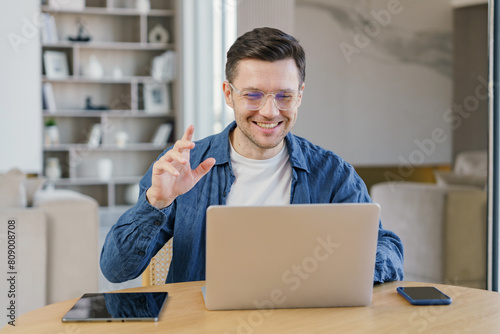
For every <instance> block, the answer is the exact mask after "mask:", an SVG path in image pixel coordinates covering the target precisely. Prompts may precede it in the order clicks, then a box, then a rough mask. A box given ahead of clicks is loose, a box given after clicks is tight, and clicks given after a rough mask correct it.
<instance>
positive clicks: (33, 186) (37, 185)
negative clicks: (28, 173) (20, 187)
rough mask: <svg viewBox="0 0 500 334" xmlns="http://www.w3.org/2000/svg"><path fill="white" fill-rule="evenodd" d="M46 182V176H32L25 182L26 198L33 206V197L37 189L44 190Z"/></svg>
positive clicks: (29, 204)
mask: <svg viewBox="0 0 500 334" xmlns="http://www.w3.org/2000/svg"><path fill="white" fill-rule="evenodd" d="M44 183H45V178H44V177H30V178H27V179H26V181H25V182H24V184H25V186H26V199H27V201H28V206H33V197H34V196H35V193H36V192H37V191H40V190H42V188H43V185H44Z"/></svg>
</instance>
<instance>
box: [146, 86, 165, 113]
mask: <svg viewBox="0 0 500 334" xmlns="http://www.w3.org/2000/svg"><path fill="white" fill-rule="evenodd" d="M143 98H144V112H145V113H146V114H168V113H169V111H170V94H169V91H168V89H167V85H166V84H165V83H158V82H153V83H144V85H143Z"/></svg>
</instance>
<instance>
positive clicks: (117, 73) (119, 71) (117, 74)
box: [112, 65, 123, 79]
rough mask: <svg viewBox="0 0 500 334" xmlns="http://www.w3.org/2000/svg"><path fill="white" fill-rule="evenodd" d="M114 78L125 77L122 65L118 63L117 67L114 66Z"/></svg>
mask: <svg viewBox="0 0 500 334" xmlns="http://www.w3.org/2000/svg"><path fill="white" fill-rule="evenodd" d="M112 73H113V78H114V79H121V78H123V71H122V69H121V68H120V66H118V65H115V67H113V72H112Z"/></svg>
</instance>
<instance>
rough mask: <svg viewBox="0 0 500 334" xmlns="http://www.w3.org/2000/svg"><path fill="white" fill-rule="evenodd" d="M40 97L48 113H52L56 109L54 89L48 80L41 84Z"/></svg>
mask: <svg viewBox="0 0 500 334" xmlns="http://www.w3.org/2000/svg"><path fill="white" fill-rule="evenodd" d="M42 93H43V94H42V97H43V105H44V109H45V110H46V111H47V112H48V113H49V114H54V113H55V112H56V110H57V107H56V99H55V97H54V90H53V88H52V84H51V83H50V82H44V83H43V85H42Z"/></svg>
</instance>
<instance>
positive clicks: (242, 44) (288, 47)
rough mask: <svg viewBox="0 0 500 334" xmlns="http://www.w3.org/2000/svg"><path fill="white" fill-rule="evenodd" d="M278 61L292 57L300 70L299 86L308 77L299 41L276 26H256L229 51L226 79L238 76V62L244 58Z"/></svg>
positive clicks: (230, 80)
mask: <svg viewBox="0 0 500 334" xmlns="http://www.w3.org/2000/svg"><path fill="white" fill-rule="evenodd" d="M248 58H251V59H258V60H264V61H270V62H273V61H278V60H283V59H287V58H292V59H293V60H294V61H295V64H296V65H297V68H298V70H299V86H300V85H302V83H303V82H304V80H305V77H306V54H305V52H304V49H303V48H302V46H301V45H300V44H299V41H298V40H297V39H296V38H295V37H293V36H291V35H288V34H286V33H284V32H283V31H281V30H279V29H275V28H269V27H264V28H256V29H254V30H252V31H249V32H247V33H245V34H243V35H241V36H240V37H238V39H237V40H236V41H235V42H234V44H233V45H232V46H231V48H229V51H228V52H227V62H226V79H227V80H228V81H229V82H232V80H234V78H235V77H236V71H237V67H238V63H239V61H240V60H243V59H248Z"/></svg>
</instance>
